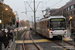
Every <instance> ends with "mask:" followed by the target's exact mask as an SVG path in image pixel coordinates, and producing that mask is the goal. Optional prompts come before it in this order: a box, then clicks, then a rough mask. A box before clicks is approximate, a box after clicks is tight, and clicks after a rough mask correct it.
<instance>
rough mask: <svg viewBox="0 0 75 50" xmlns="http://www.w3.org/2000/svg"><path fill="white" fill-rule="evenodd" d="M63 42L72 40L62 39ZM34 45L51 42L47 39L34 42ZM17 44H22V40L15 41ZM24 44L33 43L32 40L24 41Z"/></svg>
mask: <svg viewBox="0 0 75 50" xmlns="http://www.w3.org/2000/svg"><path fill="white" fill-rule="evenodd" d="M63 40H64V41H71V40H72V39H70V38H63ZM34 41H35V42H36V43H40V42H51V40H48V39H38V40H34ZM16 43H17V44H20V43H23V40H17V41H16ZM24 43H33V42H32V40H25V41H24Z"/></svg>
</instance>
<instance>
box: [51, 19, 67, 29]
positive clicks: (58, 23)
mask: <svg viewBox="0 0 75 50" xmlns="http://www.w3.org/2000/svg"><path fill="white" fill-rule="evenodd" d="M50 28H52V29H53V30H54V29H66V23H65V19H51V20H50Z"/></svg>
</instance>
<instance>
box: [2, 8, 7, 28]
mask: <svg viewBox="0 0 75 50" xmlns="http://www.w3.org/2000/svg"><path fill="white" fill-rule="evenodd" d="M5 10H6V11H7V10H8V8H5ZM3 12H4V11H2V29H3Z"/></svg>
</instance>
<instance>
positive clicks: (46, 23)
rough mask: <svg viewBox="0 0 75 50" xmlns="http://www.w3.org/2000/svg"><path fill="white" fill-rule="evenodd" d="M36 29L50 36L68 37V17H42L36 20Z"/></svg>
mask: <svg viewBox="0 0 75 50" xmlns="http://www.w3.org/2000/svg"><path fill="white" fill-rule="evenodd" d="M36 31H37V33H39V34H41V35H43V36H45V37H48V38H53V37H54V36H57V37H58V36H60V37H62V36H64V37H67V28H66V18H65V17H64V16H50V17H48V18H44V19H41V20H39V21H37V22H36Z"/></svg>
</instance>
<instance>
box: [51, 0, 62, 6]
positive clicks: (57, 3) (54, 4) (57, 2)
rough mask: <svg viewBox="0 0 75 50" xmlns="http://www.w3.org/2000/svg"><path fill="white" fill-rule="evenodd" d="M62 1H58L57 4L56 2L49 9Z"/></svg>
mask: <svg viewBox="0 0 75 50" xmlns="http://www.w3.org/2000/svg"><path fill="white" fill-rule="evenodd" d="M61 1H62V0H60V1H59V2H57V3H55V4H54V5H52V6H51V7H53V6H55V5H57V4H58V3H60V2H61Z"/></svg>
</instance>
